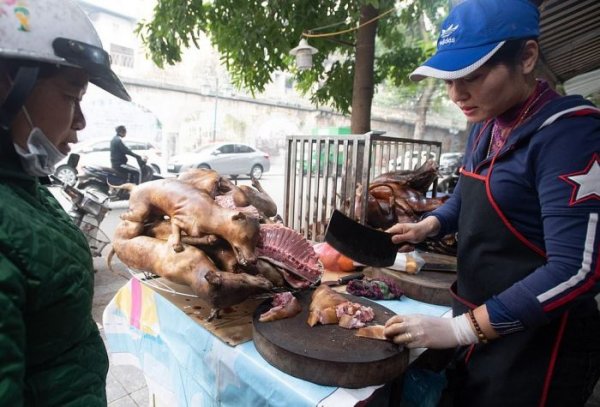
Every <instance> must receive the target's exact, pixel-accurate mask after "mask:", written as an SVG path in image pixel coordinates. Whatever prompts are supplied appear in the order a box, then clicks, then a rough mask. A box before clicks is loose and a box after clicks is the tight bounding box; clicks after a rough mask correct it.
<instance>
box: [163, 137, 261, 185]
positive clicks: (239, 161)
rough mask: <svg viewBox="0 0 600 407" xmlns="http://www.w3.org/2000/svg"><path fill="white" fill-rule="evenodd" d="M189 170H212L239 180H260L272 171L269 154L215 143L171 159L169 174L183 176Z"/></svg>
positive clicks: (245, 147) (246, 146) (244, 145)
mask: <svg viewBox="0 0 600 407" xmlns="http://www.w3.org/2000/svg"><path fill="white" fill-rule="evenodd" d="M190 168H210V169H213V170H215V171H217V172H218V173H219V174H221V175H229V176H231V177H233V178H236V177H237V176H239V175H248V176H251V177H254V178H256V179H260V178H261V177H262V175H263V173H265V172H267V171H269V170H270V169H271V162H270V161H269V154H267V153H265V152H263V151H260V150H256V149H255V148H253V147H250V146H249V145H246V144H240V143H231V142H225V143H214V144H207V145H204V146H202V147H200V148H199V149H198V150H196V151H195V152H193V153H185V154H180V155H175V156H173V157H171V158H170V159H169V162H168V164H167V171H168V172H170V173H180V172H182V171H185V170H187V169H190Z"/></svg>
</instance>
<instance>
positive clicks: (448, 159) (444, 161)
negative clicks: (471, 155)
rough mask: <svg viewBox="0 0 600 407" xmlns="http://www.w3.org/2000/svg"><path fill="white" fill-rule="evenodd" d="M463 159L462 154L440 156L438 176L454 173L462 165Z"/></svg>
mask: <svg viewBox="0 0 600 407" xmlns="http://www.w3.org/2000/svg"><path fill="white" fill-rule="evenodd" d="M463 157H464V154H463V153H443V154H442V155H441V156H440V169H439V172H440V174H441V175H450V174H452V173H453V172H455V171H456V169H457V168H458V167H460V165H461V164H462V160H463Z"/></svg>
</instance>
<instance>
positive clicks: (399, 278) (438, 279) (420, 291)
mask: <svg viewBox="0 0 600 407" xmlns="http://www.w3.org/2000/svg"><path fill="white" fill-rule="evenodd" d="M363 273H364V275H365V276H366V277H368V278H373V279H375V278H379V277H387V278H390V279H392V280H393V281H394V282H396V283H397V284H398V286H400V288H401V289H402V291H404V294H405V295H406V296H407V297H409V298H412V299H413V300H417V301H421V302H425V303H428V304H436V305H445V306H448V307H451V306H452V296H451V295H450V286H451V285H452V283H454V281H455V280H456V274H454V273H445V272H440V271H427V270H421V271H420V272H418V273H417V274H408V273H405V272H402V271H395V270H390V269H387V268H378V267H367V268H365V269H364V271H363Z"/></svg>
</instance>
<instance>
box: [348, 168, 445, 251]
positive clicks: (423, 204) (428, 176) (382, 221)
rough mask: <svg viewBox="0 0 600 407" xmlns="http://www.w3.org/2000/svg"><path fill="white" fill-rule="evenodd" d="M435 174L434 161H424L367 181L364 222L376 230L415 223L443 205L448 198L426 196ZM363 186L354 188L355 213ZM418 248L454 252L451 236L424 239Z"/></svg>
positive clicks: (436, 170)
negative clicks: (411, 168) (419, 164)
mask: <svg viewBox="0 0 600 407" xmlns="http://www.w3.org/2000/svg"><path fill="white" fill-rule="evenodd" d="M437 177H438V166H437V163H436V162H435V161H434V160H428V161H426V162H425V163H424V164H423V165H422V166H421V167H419V168H417V169H416V170H401V171H393V172H388V173H385V174H381V175H379V176H378V177H376V178H374V179H373V180H372V181H371V183H370V184H369V192H368V196H367V203H366V205H367V210H366V223H367V224H368V225H369V226H371V227H374V228H376V229H383V230H385V229H388V228H390V227H391V226H393V225H394V224H396V223H399V222H418V221H419V220H420V218H421V216H422V215H423V214H425V213H426V212H430V211H432V210H434V209H436V208H437V207H439V206H440V205H442V204H443V203H444V202H445V201H446V199H447V197H444V198H427V197H426V196H427V191H428V190H429V188H430V187H431V185H432V184H433V182H434V181H435V179H436V178H437ZM362 192H363V190H362V187H361V186H359V187H358V188H357V191H356V195H357V196H356V206H355V210H354V213H355V214H357V215H358V214H361V213H362V203H361V202H362V201H361V199H360V198H361V197H362ZM418 247H419V248H420V249H423V250H426V251H429V252H433V253H441V254H449V255H456V241H455V239H454V236H453V235H449V236H445V237H444V238H442V239H441V240H433V239H427V240H426V241H424V242H423V243H421V244H420V245H419V246H418Z"/></svg>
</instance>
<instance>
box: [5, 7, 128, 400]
mask: <svg viewBox="0 0 600 407" xmlns="http://www.w3.org/2000/svg"><path fill="white" fill-rule="evenodd" d="M0 33H2V34H1V35H0V202H2V203H1V204H0V310H1V311H0V405H2V406H21V405H27V406H33V405H35V406H66V405H69V406H106V404H107V400H106V376H107V373H108V356H107V353H106V348H105V346H104V343H103V341H102V338H101V337H100V333H99V331H98V327H97V325H96V323H95V322H94V320H93V318H92V293H93V290H94V270H93V262H92V256H91V253H90V249H89V247H88V244H87V241H86V238H85V236H84V235H83V233H82V232H81V230H80V229H79V228H78V227H77V226H76V225H75V224H74V223H73V222H72V221H71V219H70V218H69V216H68V215H67V214H66V213H65V212H64V210H63V209H62V207H61V205H60V204H59V203H58V201H57V200H56V199H55V198H54V196H53V195H52V193H51V192H50V191H49V190H48V189H47V188H46V186H45V185H44V183H49V180H48V176H49V175H50V174H52V173H53V172H54V166H55V165H56V163H58V162H59V161H60V160H61V159H63V158H64V157H65V156H66V155H67V154H68V153H69V151H70V147H69V143H76V142H77V131H79V130H82V129H83V128H84V127H85V124H86V123H85V118H84V116H83V113H82V111H81V107H80V102H81V99H82V97H83V95H84V94H85V91H86V89H87V84H88V82H92V83H93V84H95V85H97V86H99V87H100V88H102V89H104V90H106V91H107V92H109V93H111V94H113V95H114V96H117V97H119V98H121V99H123V100H126V101H129V100H131V98H130V96H129V95H128V93H127V91H126V90H125V87H124V86H123V84H122V83H121V81H120V80H119V79H118V77H117V76H116V74H115V73H114V72H113V71H112V70H111V67H110V56H109V55H108V53H107V52H106V51H104V50H103V49H102V44H101V42H100V38H99V37H98V34H97V33H96V30H95V29H94V27H93V26H92V24H91V22H90V20H89V19H88V18H87V16H86V15H85V13H84V12H83V11H82V10H81V9H80V8H79V7H78V5H77V4H76V3H75V1H74V0H43V1H29V2H20V1H19V2H6V1H5V2H0Z"/></svg>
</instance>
